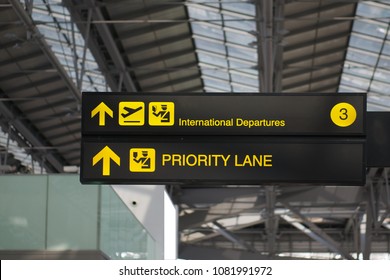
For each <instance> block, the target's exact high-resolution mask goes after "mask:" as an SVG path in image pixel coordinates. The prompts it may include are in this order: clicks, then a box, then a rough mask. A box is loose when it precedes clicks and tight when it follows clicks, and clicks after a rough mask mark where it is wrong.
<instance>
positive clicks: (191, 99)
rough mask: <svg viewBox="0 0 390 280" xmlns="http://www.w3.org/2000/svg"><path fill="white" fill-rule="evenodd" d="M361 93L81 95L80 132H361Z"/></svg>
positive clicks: (110, 133) (85, 133)
mask: <svg viewBox="0 0 390 280" xmlns="http://www.w3.org/2000/svg"><path fill="white" fill-rule="evenodd" d="M365 104H366V97H365V95H364V94H325V95H321V94H287V95H281V94H278V95H275V94H264V95H249V94H225V95H216V94H207V95H206V94H203V95H174V96H167V95H163V94H157V95H156V94H154V95H150V94H142V95H132V94H130V93H126V94H123V93H122V94H121V93H83V98H82V133H83V135H161V134H164V135H275V136H276V135H326V136H330V135H343V136H345V135H364V134H365V112H366V108H365Z"/></svg>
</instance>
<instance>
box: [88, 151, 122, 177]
mask: <svg viewBox="0 0 390 280" xmlns="http://www.w3.org/2000/svg"><path fill="white" fill-rule="evenodd" d="M110 159H112V160H113V161H114V162H115V163H116V164H117V165H119V166H120V165H121V159H120V157H119V156H118V155H117V154H116V153H115V152H114V151H113V150H111V149H110V148H109V147H108V146H105V147H104V148H103V149H102V150H101V151H100V152H98V153H97V154H96V155H95V156H94V157H93V159H92V166H95V164H96V163H98V162H99V161H101V160H103V173H102V175H103V176H110Z"/></svg>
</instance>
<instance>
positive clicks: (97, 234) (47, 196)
mask: <svg viewBox="0 0 390 280" xmlns="http://www.w3.org/2000/svg"><path fill="white" fill-rule="evenodd" d="M155 247H156V244H155V241H154V240H153V238H152V237H151V236H150V234H149V233H148V232H147V231H146V230H145V229H144V228H143V227H142V225H141V224H140V223H139V222H138V220H136V219H135V217H134V216H133V214H132V213H131V212H130V210H129V209H128V208H127V207H126V206H125V205H124V204H123V202H122V201H121V200H120V198H119V197H118V196H117V195H116V193H115V192H114V191H113V190H112V189H111V187H110V186H103V185H81V184H80V183H79V178H78V176H77V175H23V176H8V175H7V176H0V250H49V251H50V250H53V251H62V250H100V251H102V252H103V253H104V254H105V255H107V256H108V257H109V258H111V259H155V257H156V256H155V255H156V254H155Z"/></svg>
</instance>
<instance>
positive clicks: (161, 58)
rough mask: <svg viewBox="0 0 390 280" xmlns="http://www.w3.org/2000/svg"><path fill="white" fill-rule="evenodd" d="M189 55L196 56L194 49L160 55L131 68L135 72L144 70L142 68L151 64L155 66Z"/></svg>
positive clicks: (137, 63)
mask: <svg viewBox="0 0 390 280" xmlns="http://www.w3.org/2000/svg"><path fill="white" fill-rule="evenodd" d="M187 55H195V53H194V49H193V48H192V47H191V48H187V49H182V50H180V51H174V52H172V53H168V54H163V55H161V54H159V55H157V56H152V57H148V58H147V59H143V60H138V61H137V62H134V63H133V65H132V67H131V68H132V69H133V70H135V69H137V68H142V67H145V66H147V65H150V64H155V63H159V62H162V61H164V60H168V59H174V58H178V57H180V56H187ZM164 67H165V65H164ZM156 70H158V69H156Z"/></svg>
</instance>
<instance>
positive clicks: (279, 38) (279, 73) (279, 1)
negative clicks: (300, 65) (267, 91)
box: [274, 0, 285, 93]
mask: <svg viewBox="0 0 390 280" xmlns="http://www.w3.org/2000/svg"><path fill="white" fill-rule="evenodd" d="M284 1H285V0H276V1H275V18H276V19H280V18H283V17H284V4H285V3H284ZM284 33H285V30H284V21H283V20H275V28H274V50H275V69H274V70H275V77H274V91H275V92H278V93H279V92H282V88H283V87H282V81H283V53H284V51H283V50H284V42H283V37H284Z"/></svg>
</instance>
